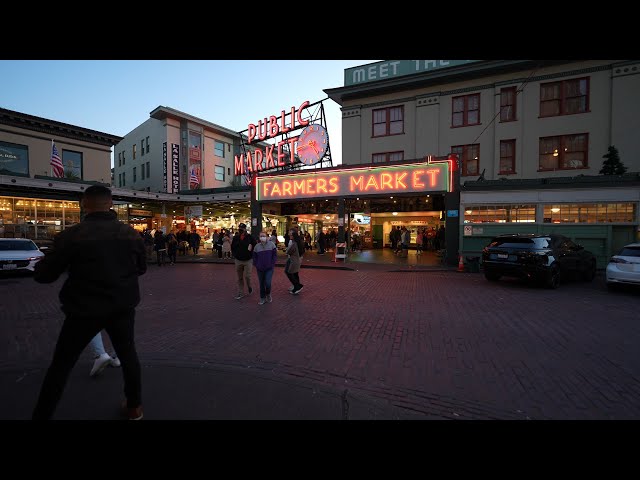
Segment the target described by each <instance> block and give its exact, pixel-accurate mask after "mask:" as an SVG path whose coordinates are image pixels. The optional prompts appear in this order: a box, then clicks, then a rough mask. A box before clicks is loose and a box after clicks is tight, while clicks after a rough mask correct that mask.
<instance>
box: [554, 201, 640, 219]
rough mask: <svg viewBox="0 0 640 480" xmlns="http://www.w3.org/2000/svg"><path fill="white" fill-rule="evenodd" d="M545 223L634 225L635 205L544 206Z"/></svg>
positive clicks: (586, 204) (583, 204) (585, 204)
mask: <svg viewBox="0 0 640 480" xmlns="http://www.w3.org/2000/svg"><path fill="white" fill-rule="evenodd" d="M543 211H544V223H634V221H635V220H634V219H635V218H636V205H635V203H582V204H559V205H545V206H544V210H543Z"/></svg>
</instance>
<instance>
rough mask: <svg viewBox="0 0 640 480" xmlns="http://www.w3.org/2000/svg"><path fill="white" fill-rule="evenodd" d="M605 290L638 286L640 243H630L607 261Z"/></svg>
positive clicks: (639, 277) (639, 282)
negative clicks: (615, 287)
mask: <svg viewBox="0 0 640 480" xmlns="http://www.w3.org/2000/svg"><path fill="white" fill-rule="evenodd" d="M605 278H606V281H607V288H612V287H614V286H615V285H622V284H627V285H640V243H630V244H629V245H626V246H624V247H623V248H622V250H620V252H619V253H618V254H616V255H614V256H613V257H611V259H610V260H609V265H607V270H606V273H605Z"/></svg>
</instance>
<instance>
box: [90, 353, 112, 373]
mask: <svg viewBox="0 0 640 480" xmlns="http://www.w3.org/2000/svg"><path fill="white" fill-rule="evenodd" d="M111 361H112V359H111V355H109V354H108V353H103V354H102V355H100V356H99V357H97V358H96V359H95V361H94V362H93V368H91V373H89V376H90V377H95V376H96V375H98V374H99V373H101V372H102V370H104V369H105V367H107V366H108V365H111Z"/></svg>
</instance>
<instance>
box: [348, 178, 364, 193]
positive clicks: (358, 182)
mask: <svg viewBox="0 0 640 480" xmlns="http://www.w3.org/2000/svg"><path fill="white" fill-rule="evenodd" d="M355 187H360V191H362V190H364V177H363V176H362V175H360V176H359V177H358V179H357V180H356V179H355V178H353V177H349V191H351V192H353V191H354V190H355Z"/></svg>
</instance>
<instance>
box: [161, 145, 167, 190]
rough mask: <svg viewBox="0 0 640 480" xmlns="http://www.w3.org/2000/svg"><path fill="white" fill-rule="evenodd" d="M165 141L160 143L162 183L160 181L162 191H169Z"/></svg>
mask: <svg viewBox="0 0 640 480" xmlns="http://www.w3.org/2000/svg"><path fill="white" fill-rule="evenodd" d="M167 161H168V159H167V142H164V143H163V144H162V176H163V183H162V190H163V191H164V192H167V193H169V183H168V178H167V171H168V170H169V166H168V165H167Z"/></svg>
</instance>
